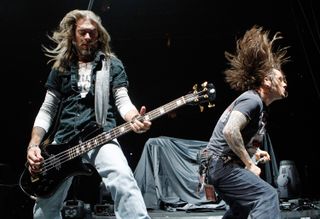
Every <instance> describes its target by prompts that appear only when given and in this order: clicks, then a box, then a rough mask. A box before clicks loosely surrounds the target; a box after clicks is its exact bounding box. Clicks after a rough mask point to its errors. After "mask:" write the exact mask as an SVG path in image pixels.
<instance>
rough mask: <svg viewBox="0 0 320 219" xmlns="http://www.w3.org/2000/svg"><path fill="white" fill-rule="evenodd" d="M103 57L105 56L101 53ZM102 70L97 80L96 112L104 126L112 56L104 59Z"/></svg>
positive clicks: (97, 75) (97, 117)
mask: <svg viewBox="0 0 320 219" xmlns="http://www.w3.org/2000/svg"><path fill="white" fill-rule="evenodd" d="M101 58H104V56H103V55H101ZM101 61H102V68H101V70H99V71H97V74H96V82H95V106H94V107H95V114H96V121H97V123H98V124H99V125H101V126H104V125H105V123H106V116H107V113H108V105H109V95H110V94H109V75H110V64H111V63H110V58H109V57H108V58H107V59H105V58H104V59H103V60H101Z"/></svg>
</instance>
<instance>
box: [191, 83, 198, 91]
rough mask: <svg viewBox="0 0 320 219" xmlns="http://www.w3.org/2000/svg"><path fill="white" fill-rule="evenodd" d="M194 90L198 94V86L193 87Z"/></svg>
mask: <svg viewBox="0 0 320 219" xmlns="http://www.w3.org/2000/svg"><path fill="white" fill-rule="evenodd" d="M192 89H193V91H194V92H197V91H198V84H195V85H193V87H192Z"/></svg>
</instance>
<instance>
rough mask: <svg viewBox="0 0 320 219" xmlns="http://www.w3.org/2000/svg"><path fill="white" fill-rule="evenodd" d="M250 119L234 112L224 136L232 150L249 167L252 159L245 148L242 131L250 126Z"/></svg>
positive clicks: (225, 128)
mask: <svg viewBox="0 0 320 219" xmlns="http://www.w3.org/2000/svg"><path fill="white" fill-rule="evenodd" d="M248 122H249V120H248V118H247V117H246V116H245V115H243V114H242V113H241V112H239V111H232V112H231V114H230V117H229V119H228V122H227V124H226V126H225V127H224V130H223V134H224V136H225V139H226V141H227V143H228V145H229V147H230V148H231V150H232V151H233V152H234V153H235V154H236V155H237V156H238V157H239V158H240V159H241V160H242V161H243V162H244V163H245V165H247V164H248V163H249V162H250V160H251V158H250V156H249V154H248V152H247V150H246V148H245V145H244V142H243V138H242V135H241V130H242V129H243V128H244V127H245V126H246V125H247V124H248Z"/></svg>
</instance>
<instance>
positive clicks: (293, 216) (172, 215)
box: [92, 209, 320, 219]
mask: <svg viewBox="0 0 320 219" xmlns="http://www.w3.org/2000/svg"><path fill="white" fill-rule="evenodd" d="M224 212H225V211H224V210H215V211H211V212H186V211H175V212H168V211H164V210H151V211H149V215H150V217H151V218H152V219H221V218H222V216H223V214H224ZM92 218H93V219H116V218H115V216H97V215H93V216H92ZM282 219H320V210H315V209H310V210H301V211H282Z"/></svg>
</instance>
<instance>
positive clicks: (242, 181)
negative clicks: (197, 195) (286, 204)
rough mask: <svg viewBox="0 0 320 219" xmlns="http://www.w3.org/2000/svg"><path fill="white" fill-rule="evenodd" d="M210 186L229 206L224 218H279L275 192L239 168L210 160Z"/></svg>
mask: <svg viewBox="0 0 320 219" xmlns="http://www.w3.org/2000/svg"><path fill="white" fill-rule="evenodd" d="M209 183H210V184H212V185H213V186H214V188H215V190H216V192H217V194H218V195H219V196H220V197H221V198H222V199H223V200H224V201H225V202H226V203H227V204H228V205H229V209H228V210H227V211H226V213H225V215H224V216H223V218H224V219H228V218H230V219H231V218H232V219H235V218H237V219H247V218H248V216H250V218H251V219H280V218H281V212H280V205H279V197H278V192H277V190H276V189H275V188H274V187H273V186H271V185H270V184H269V183H267V182H266V181H264V180H263V179H261V178H260V177H258V176H256V175H255V174H253V173H252V172H250V171H248V170H247V169H245V168H243V167H242V166H241V165H239V164H237V163H234V162H229V163H226V164H224V162H223V160H222V159H220V158H213V159H212V161H211V163H210V166H209Z"/></svg>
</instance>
